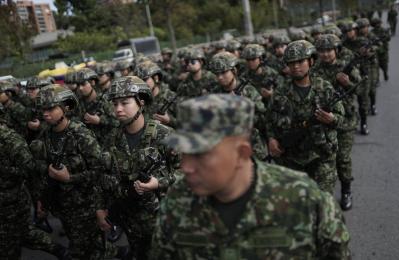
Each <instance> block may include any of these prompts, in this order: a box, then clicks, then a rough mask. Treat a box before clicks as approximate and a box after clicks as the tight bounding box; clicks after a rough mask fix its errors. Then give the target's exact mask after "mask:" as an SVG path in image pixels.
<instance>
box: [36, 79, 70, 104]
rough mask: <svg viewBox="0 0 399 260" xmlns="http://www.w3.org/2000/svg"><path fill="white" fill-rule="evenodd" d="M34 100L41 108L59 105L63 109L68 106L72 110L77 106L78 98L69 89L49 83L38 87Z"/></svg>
mask: <svg viewBox="0 0 399 260" xmlns="http://www.w3.org/2000/svg"><path fill="white" fill-rule="evenodd" d="M36 102H37V103H36V104H37V105H38V107H39V108H41V109H48V108H52V107H55V106H60V107H61V108H63V109H64V108H65V107H66V106H68V107H69V111H72V110H74V109H76V108H77V107H78V99H77V98H76V96H75V94H74V93H73V92H72V91H71V90H70V89H68V88H64V87H63V86H61V85H59V84H51V85H48V86H45V87H43V88H42V89H40V91H39V94H38V95H37V98H36Z"/></svg>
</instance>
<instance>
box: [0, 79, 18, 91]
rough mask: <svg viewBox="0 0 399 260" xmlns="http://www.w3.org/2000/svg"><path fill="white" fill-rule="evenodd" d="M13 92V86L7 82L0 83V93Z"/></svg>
mask: <svg viewBox="0 0 399 260" xmlns="http://www.w3.org/2000/svg"><path fill="white" fill-rule="evenodd" d="M4 92H15V86H14V85H13V84H12V83H11V82H9V81H0V93H4Z"/></svg>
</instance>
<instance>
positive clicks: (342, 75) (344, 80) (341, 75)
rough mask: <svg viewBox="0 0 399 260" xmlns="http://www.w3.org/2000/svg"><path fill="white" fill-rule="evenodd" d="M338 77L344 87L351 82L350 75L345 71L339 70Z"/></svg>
mask: <svg viewBox="0 0 399 260" xmlns="http://www.w3.org/2000/svg"><path fill="white" fill-rule="evenodd" d="M336 78H337V81H338V82H339V84H341V85H342V86H344V87H346V86H348V85H349V83H350V80H349V76H348V75H346V74H345V73H343V72H339V73H338V74H337V76H336Z"/></svg>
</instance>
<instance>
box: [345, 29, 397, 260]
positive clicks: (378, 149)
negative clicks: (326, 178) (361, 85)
mask: <svg viewBox="0 0 399 260" xmlns="http://www.w3.org/2000/svg"><path fill="white" fill-rule="evenodd" d="M390 47H391V48H390V55H389V56H390V66H389V75H390V79H389V81H388V82H384V81H383V80H382V79H383V77H382V76H381V77H380V78H381V80H382V81H381V84H380V85H381V86H380V87H379V88H378V92H377V95H378V96H377V106H378V112H379V114H378V115H377V116H375V117H369V126H370V131H371V133H370V135H369V136H367V137H364V136H361V135H357V136H356V137H355V146H354V149H353V152H352V154H353V157H352V158H353V171H354V177H355V181H354V187H353V189H354V206H353V209H352V210H351V211H349V212H347V213H345V216H346V220H347V224H348V226H349V230H350V232H351V235H352V241H351V249H352V253H353V259H358V260H366V259H379V260H382V259H384V260H388V259H389V260H391V259H392V260H396V259H398V256H399V247H398V239H399V218H398V217H399V196H398V194H397V193H396V192H398V187H399V150H398V148H399V138H398V137H399V69H398V66H399V36H396V37H393V38H392V40H391V44H390Z"/></svg>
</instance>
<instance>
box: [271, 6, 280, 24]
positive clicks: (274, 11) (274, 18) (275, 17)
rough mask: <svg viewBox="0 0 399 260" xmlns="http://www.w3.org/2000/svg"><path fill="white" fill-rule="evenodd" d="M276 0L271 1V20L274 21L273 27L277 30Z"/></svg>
mask: <svg viewBox="0 0 399 260" xmlns="http://www.w3.org/2000/svg"><path fill="white" fill-rule="evenodd" d="M276 1H277V0H272V5H273V7H272V8H273V20H274V26H275V27H276V28H279V27H280V26H279V23H278V8H277V7H278V5H277V3H276Z"/></svg>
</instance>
